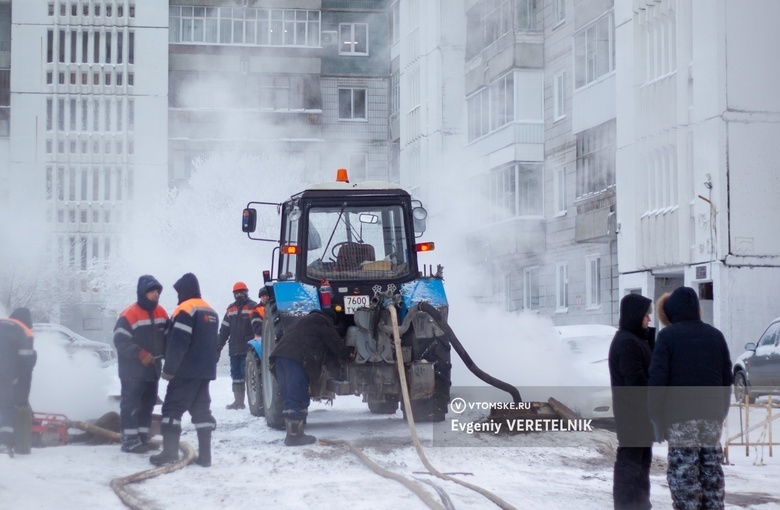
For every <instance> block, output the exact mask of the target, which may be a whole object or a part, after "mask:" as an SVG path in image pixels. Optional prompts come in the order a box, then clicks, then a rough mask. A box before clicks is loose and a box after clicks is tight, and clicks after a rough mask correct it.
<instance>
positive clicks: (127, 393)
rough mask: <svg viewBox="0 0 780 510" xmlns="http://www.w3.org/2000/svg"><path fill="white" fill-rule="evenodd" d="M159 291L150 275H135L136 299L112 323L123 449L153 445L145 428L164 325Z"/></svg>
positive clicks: (162, 348) (154, 397)
mask: <svg viewBox="0 0 780 510" xmlns="http://www.w3.org/2000/svg"><path fill="white" fill-rule="evenodd" d="M161 292H162V285H160V282H158V281H157V280H156V279H155V278H154V277H153V276H151V275H148V274H145V275H143V276H141V277H140V278H138V287H137V289H136V295H137V301H136V302H135V303H134V304H132V305H130V306H129V307H127V308H126V309H125V310H124V311H123V312H122V313H121V314H120V315H119V319H118V320H117V321H116V326H114V346H115V347H116V351H117V355H118V358H119V359H118V365H119V380H120V381H121V383H122V400H121V402H120V404H119V417H120V423H121V425H120V427H121V428H120V430H121V438H122V451H123V452H128V453H146V452H148V451H149V450H152V449H156V447H157V446H156V445H153V444H152V443H150V442H149V429H150V427H151V425H152V411H153V410H154V406H155V405H156V404H157V388H158V381H159V380H160V372H161V370H162V357H163V355H164V354H165V332H166V330H167V328H168V314H167V313H166V312H165V310H164V309H163V307H162V306H160V305H159V301H160V293H161Z"/></svg>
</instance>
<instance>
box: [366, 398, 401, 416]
mask: <svg viewBox="0 0 780 510" xmlns="http://www.w3.org/2000/svg"><path fill="white" fill-rule="evenodd" d="M398 402H399V398H398V396H397V395H392V396H391V395H387V397H385V401H384V402H369V403H368V410H369V411H371V412H372V413H374V414H395V412H396V411H398Z"/></svg>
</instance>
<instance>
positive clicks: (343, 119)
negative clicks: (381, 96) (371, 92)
mask: <svg viewBox="0 0 780 510" xmlns="http://www.w3.org/2000/svg"><path fill="white" fill-rule="evenodd" d="M343 90H349V91H350V112H351V116H350V117H342V116H341V109H342V108H341V91H343ZM355 91H363V93H364V97H363V117H355ZM337 100H338V120H339V122H368V88H367V87H339V88H338V96H337Z"/></svg>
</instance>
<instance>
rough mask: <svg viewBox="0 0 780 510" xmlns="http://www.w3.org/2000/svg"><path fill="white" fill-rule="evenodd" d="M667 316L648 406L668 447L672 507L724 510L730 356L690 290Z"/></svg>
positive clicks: (677, 296)
mask: <svg viewBox="0 0 780 510" xmlns="http://www.w3.org/2000/svg"><path fill="white" fill-rule="evenodd" d="M663 310H664V313H665V315H666V317H667V318H668V319H669V322H670V323H671V324H670V325H669V326H667V327H665V328H664V329H663V330H661V332H660V333H659V334H658V342H657V344H656V346H655V350H654V352H653V358H652V361H651V362H650V381H649V383H648V385H649V394H648V403H647V405H648V410H649V412H650V419H651V420H652V423H653V429H654V432H655V439H656V441H658V442H661V441H663V440H668V442H669V454H668V463H667V465H668V468H667V472H666V479H667V481H668V482H669V490H670V491H671V493H672V502H673V505H674V508H675V510H682V509H685V510H687V509H690V508H695V509H722V508H723V507H724V497H725V480H724V476H723V468H721V461H722V459H723V449H722V448H721V445H720V438H721V434H722V432H723V421H724V420H725V419H726V415H727V414H728V411H729V399H730V398H731V384H732V382H733V377H732V373H731V366H732V365H731V354H730V353H729V348H728V344H727V343H726V339H725V337H724V336H723V333H721V332H720V330H718V329H717V328H714V327H713V326H710V325H709V324H706V323H704V322H702V320H701V309H700V307H699V298H698V296H697V295H696V291H695V290H693V289H692V288H690V287H679V288H677V289H675V290H674V292H672V294H671V295H670V296H669V297H668V298H667V299H666V301H665V302H664V304H663Z"/></svg>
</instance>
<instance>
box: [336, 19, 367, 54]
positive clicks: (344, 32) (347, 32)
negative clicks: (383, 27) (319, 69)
mask: <svg viewBox="0 0 780 510" xmlns="http://www.w3.org/2000/svg"><path fill="white" fill-rule="evenodd" d="M339 36H340V37H339V55H368V25H367V24H365V23H342V24H340V25H339Z"/></svg>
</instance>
